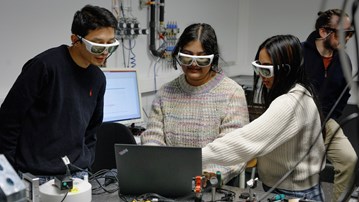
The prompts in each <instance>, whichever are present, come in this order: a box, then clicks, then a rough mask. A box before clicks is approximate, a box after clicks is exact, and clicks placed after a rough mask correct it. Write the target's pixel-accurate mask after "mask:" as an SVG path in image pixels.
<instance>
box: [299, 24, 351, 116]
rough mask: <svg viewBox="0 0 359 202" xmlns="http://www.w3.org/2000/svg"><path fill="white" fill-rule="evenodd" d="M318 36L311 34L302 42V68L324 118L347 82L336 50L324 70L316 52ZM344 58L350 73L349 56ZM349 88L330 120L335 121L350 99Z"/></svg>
mask: <svg viewBox="0 0 359 202" xmlns="http://www.w3.org/2000/svg"><path fill="white" fill-rule="evenodd" d="M316 38H319V35H318V34H317V33H316V32H315V31H314V32H312V33H311V34H310V35H309V36H308V38H307V40H306V41H305V42H302V46H303V50H304V58H305V60H304V66H305V70H306V73H307V74H308V76H309V79H310V81H311V82H312V83H313V85H314V87H315V89H316V91H317V92H318V93H319V99H320V104H321V105H322V110H323V115H324V116H325V118H326V117H327V115H328V113H329V112H330V110H331V109H332V107H333V106H334V104H335V102H336V101H337V99H338V98H339V96H340V94H341V93H342V91H344V89H345V86H346V85H347V81H346V79H345V77H344V73H343V70H342V68H343V67H342V64H341V62H340V58H339V53H338V51H337V50H335V51H334V52H333V59H332V61H331V63H330V64H329V66H328V69H327V70H325V68H324V63H323V59H322V56H321V55H320V53H319V52H318V50H317V48H316V45H315V39H316ZM345 56H346V58H347V59H348V61H349V63H350V67H349V68H350V72H351V71H352V66H351V62H350V59H349V56H348V55H347V54H346V53H345ZM349 90H350V89H349V88H348V89H347V90H345V92H344V95H343V97H342V99H340V101H339V103H338V105H337V107H336V108H335V110H334V111H333V113H332V114H331V115H330V118H333V119H335V120H337V119H338V118H339V117H340V116H341V114H342V111H343V109H344V107H345V106H346V105H347V102H348V99H349V97H350V93H349Z"/></svg>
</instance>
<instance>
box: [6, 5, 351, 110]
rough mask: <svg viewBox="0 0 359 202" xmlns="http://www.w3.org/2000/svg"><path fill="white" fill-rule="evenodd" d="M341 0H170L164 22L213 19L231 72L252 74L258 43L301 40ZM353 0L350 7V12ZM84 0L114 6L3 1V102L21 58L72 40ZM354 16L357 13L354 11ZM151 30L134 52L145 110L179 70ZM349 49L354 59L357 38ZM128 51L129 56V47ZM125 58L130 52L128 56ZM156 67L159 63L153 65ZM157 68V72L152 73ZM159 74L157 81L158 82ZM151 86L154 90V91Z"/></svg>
mask: <svg viewBox="0 0 359 202" xmlns="http://www.w3.org/2000/svg"><path fill="white" fill-rule="evenodd" d="M123 1H124V3H125V6H127V7H128V6H131V7H132V15H133V16H134V17H136V18H137V19H138V21H139V22H140V24H141V27H142V28H147V27H148V20H149V17H148V15H149V12H148V9H147V8H144V9H140V8H139V0H123ZM342 2H343V1H338V0H328V1H322V0H266V1H264V0H180V1H178V0H166V2H165V22H167V21H176V22H177V24H178V26H179V28H180V31H183V29H184V28H185V27H186V26H187V25H189V24H191V23H193V22H206V23H209V24H211V25H212V26H213V27H214V28H215V30H216V32H217V35H218V41H219V44H220V50H221V53H222V54H221V56H222V58H223V59H224V60H225V61H226V62H228V64H230V65H229V66H223V69H224V71H225V72H226V73H227V75H229V76H235V75H251V74H252V69H251V66H250V62H251V61H252V60H253V58H254V55H255V53H256V50H257V47H258V45H259V44H260V43H261V42H262V41H263V40H264V39H266V38H267V37H269V36H272V35H275V34H293V35H296V36H298V37H299V38H300V39H301V40H305V38H306V37H307V35H308V34H309V33H310V32H311V31H312V30H313V29H314V23H315V19H316V17H317V16H316V13H317V12H318V11H319V10H326V9H328V8H342ZM352 2H353V0H351V1H349V3H348V6H347V7H346V10H347V12H349V13H350V9H349V6H350V5H351V4H352ZM85 4H93V5H99V6H103V7H106V8H108V9H109V10H112V8H111V6H112V1H111V0H75V1H74V0H61V1H57V0H31V1H21V0H2V1H1V2H0V26H1V37H0V44H1V46H2V48H1V49H0V56H1V57H0V65H1V67H0V68H1V73H0V103H1V100H2V99H3V98H4V97H5V96H6V94H7V92H8V91H9V89H10V88H11V86H12V84H13V82H14V81H15V79H16V77H17V76H18V74H19V73H20V71H21V68H22V66H23V64H24V63H25V62H26V61H27V60H29V59H30V58H32V57H33V56H35V55H36V54H38V53H40V52H42V51H44V50H46V49H48V48H50V47H54V46H58V45H60V44H70V34H71V31H70V28H71V22H72V18H73V15H74V13H75V11H76V10H78V9H80V8H82V7H83V6H84V5H85ZM355 19H358V17H357V16H356V17H355ZM148 43H149V42H148V36H139V37H138V38H137V39H136V45H135V47H134V53H135V54H136V68H137V69H138V70H139V72H140V84H141V89H142V91H143V92H144V93H143V102H142V103H143V105H144V108H145V109H146V111H148V109H149V106H150V104H151V102H152V99H153V96H154V92H153V90H155V89H158V88H159V87H160V86H161V85H162V84H163V83H165V82H167V81H170V80H172V79H173V78H175V77H176V76H177V75H179V74H180V73H181V71H180V70H176V71H175V70H173V69H172V68H169V67H168V65H167V63H166V62H161V61H160V62H159V63H157V64H156V58H153V57H152V56H151V54H150V52H149V50H148ZM348 52H349V54H350V56H351V58H352V59H353V64H356V60H355V57H354V56H356V55H355V52H354V40H353V39H352V40H351V41H350V42H349V44H348ZM123 53H124V52H123V51H122V49H121V48H120V49H119V50H118V51H117V52H116V54H115V55H113V56H111V58H110V59H109V61H108V63H107V65H108V66H109V67H123V62H124V60H123ZM125 53H126V57H127V53H128V52H125ZM126 60H127V58H126ZM155 67H156V69H155ZM154 72H156V73H154ZM155 77H156V81H157V82H156V85H155V82H154V80H155ZM151 91H152V92H151Z"/></svg>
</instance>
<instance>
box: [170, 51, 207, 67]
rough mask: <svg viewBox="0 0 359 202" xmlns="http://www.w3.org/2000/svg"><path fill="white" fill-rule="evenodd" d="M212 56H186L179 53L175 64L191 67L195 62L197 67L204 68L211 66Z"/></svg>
mask: <svg viewBox="0 0 359 202" xmlns="http://www.w3.org/2000/svg"><path fill="white" fill-rule="evenodd" d="M213 57H214V54H212V55H198V56H197V55H188V54H184V53H181V52H178V54H177V62H178V63H179V64H180V65H184V66H191V65H192V64H193V61H196V64H197V66H199V67H206V66H208V65H210V64H212V61H213Z"/></svg>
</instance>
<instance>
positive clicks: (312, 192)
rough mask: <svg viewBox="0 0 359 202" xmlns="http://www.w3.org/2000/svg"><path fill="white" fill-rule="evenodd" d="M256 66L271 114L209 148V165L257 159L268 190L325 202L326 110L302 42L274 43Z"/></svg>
mask: <svg viewBox="0 0 359 202" xmlns="http://www.w3.org/2000/svg"><path fill="white" fill-rule="evenodd" d="M252 64H253V67H254V69H255V71H256V72H257V73H258V74H259V75H260V77H261V79H260V80H258V81H259V82H262V87H263V88H262V91H261V92H262V94H261V97H262V98H264V99H263V102H264V104H265V106H266V107H267V109H266V111H265V112H264V113H263V114H262V115H261V116H260V117H258V118H257V119H255V120H254V121H252V122H251V123H250V124H248V125H246V126H244V127H242V128H240V129H237V130H234V131H232V132H230V133H229V134H227V135H226V136H224V137H221V138H218V139H216V140H214V141H213V142H212V143H209V144H208V145H207V146H206V147H204V148H203V149H202V159H203V165H206V164H208V163H217V164H220V165H234V164H238V163H241V162H247V161H248V160H250V159H252V158H257V160H258V163H257V168H258V174H259V178H260V180H261V181H262V183H263V187H264V190H266V191H272V189H271V188H276V189H274V190H273V193H282V194H285V195H286V196H287V197H296V198H302V197H306V198H307V199H311V200H315V201H323V200H324V199H323V194H322V191H321V188H320V183H319V172H320V171H321V170H322V168H323V166H324V165H323V159H324V156H325V148H324V143H323V136H322V130H321V118H320V111H319V110H320V107H318V104H317V102H316V100H317V99H316V98H315V97H314V96H313V95H314V92H313V89H312V87H311V86H310V85H309V82H308V80H307V78H306V76H305V73H304V69H303V66H302V64H303V58H302V50H301V45H300V41H299V39H298V38H297V37H295V36H292V35H278V36H274V37H271V38H268V39H267V40H265V41H264V42H263V43H262V44H261V45H260V47H259V49H258V52H257V56H256V61H254V62H253V63H252ZM257 86H258V85H257Z"/></svg>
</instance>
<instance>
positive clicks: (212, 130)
mask: <svg viewBox="0 0 359 202" xmlns="http://www.w3.org/2000/svg"><path fill="white" fill-rule="evenodd" d="M172 54H173V58H174V61H173V65H174V67H175V68H176V65H177V63H178V64H179V65H180V66H181V67H182V70H183V74H182V75H181V76H179V77H178V78H176V79H174V80H173V81H171V82H169V83H167V84H165V85H163V86H162V87H161V89H160V90H159V91H158V92H157V94H156V97H155V99H154V101H153V103H152V109H151V113H150V116H149V120H148V123H147V129H146V131H144V132H143V133H142V134H141V141H142V144H144V145H168V146H183V147H204V146H205V145H207V144H208V143H210V142H212V141H213V140H215V139H216V138H219V137H222V136H224V135H225V134H227V133H228V132H230V131H232V130H234V129H236V128H241V127H243V126H244V125H246V124H247V123H248V122H249V116H248V110H247V103H246V98H245V94H244V91H243V89H242V87H241V86H240V85H238V84H237V83H236V82H235V81H233V80H231V79H230V78H228V77H227V76H225V75H224V74H223V73H222V72H221V70H220V68H219V67H218V59H219V52H218V44H217V38H216V34H215V31H214V30H213V28H212V27H211V26H210V25H208V24H202V23H198V24H192V25H190V26H188V27H187V28H186V29H185V30H184V31H183V34H182V35H181V37H180V38H179V40H178V43H177V45H176V47H175V49H174V51H173V53H172ZM174 158H175V157H174ZM243 166H244V164H243V163H242V164H236V165H231V166H218V165H207V166H206V167H205V168H204V170H205V171H209V172H216V171H220V172H221V173H222V179H223V182H224V183H226V182H228V181H229V180H230V179H231V178H233V177H234V176H237V175H238V174H239V172H240V171H241V170H242V169H243Z"/></svg>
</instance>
